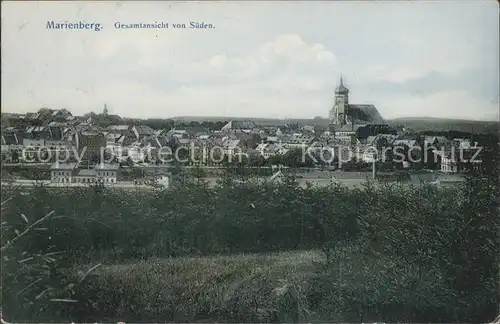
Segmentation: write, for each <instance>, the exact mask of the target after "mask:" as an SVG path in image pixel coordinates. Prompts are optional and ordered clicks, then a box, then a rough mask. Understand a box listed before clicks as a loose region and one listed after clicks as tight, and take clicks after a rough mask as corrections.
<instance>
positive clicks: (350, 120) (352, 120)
mask: <svg viewBox="0 0 500 324" xmlns="http://www.w3.org/2000/svg"><path fill="white" fill-rule="evenodd" d="M329 119H330V124H333V125H339V126H340V127H342V126H344V125H347V124H356V125H366V124H384V123H385V122H384V119H383V118H382V116H381V115H380V113H379V111H378V110H377V108H376V107H375V106H374V105H353V104H350V103H349V89H348V88H346V87H345V86H344V83H343V80H342V77H340V84H339V86H338V87H337V88H336V89H335V96H334V104H333V108H332V109H331V110H330V114H329Z"/></svg>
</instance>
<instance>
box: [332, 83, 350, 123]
mask: <svg viewBox="0 0 500 324" xmlns="http://www.w3.org/2000/svg"><path fill="white" fill-rule="evenodd" d="M348 106H349V89H347V88H346V87H345V86H344V82H343V80H342V76H340V84H339V86H338V87H337V88H336V89H335V96H334V104H333V108H332V109H331V110H330V124H334V125H345V124H347V116H346V112H347V109H348Z"/></svg>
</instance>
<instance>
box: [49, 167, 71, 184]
mask: <svg viewBox="0 0 500 324" xmlns="http://www.w3.org/2000/svg"><path fill="white" fill-rule="evenodd" d="M75 168H76V163H54V164H52V166H51V167H50V181H51V182H54V183H72V182H73V175H74V170H75Z"/></svg>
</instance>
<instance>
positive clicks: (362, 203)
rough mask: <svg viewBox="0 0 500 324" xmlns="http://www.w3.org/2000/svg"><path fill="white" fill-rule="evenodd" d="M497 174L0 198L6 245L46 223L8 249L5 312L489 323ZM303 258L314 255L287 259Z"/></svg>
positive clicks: (35, 317)
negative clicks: (419, 181) (439, 184)
mask: <svg viewBox="0 0 500 324" xmlns="http://www.w3.org/2000/svg"><path fill="white" fill-rule="evenodd" d="M496 176H497V175H496V174H495V173H491V174H490V175H489V177H481V179H479V178H478V177H476V178H475V179H470V180H469V181H468V182H467V183H466V184H464V185H463V187H460V188H449V189H445V190H439V189H437V188H434V187H425V186H418V187H400V186H397V187H389V186H385V187H380V186H377V187H374V186H371V185H369V184H367V186H366V188H364V189H362V190H361V189H347V188H344V187H341V186H331V187H323V188H307V189H304V188H300V187H298V186H297V184H296V183H295V181H294V179H293V178H289V179H285V181H284V183H283V184H281V185H278V186H275V187H268V186H262V185H257V184H255V185H252V184H251V182H250V183H247V184H246V185H245V186H240V187H237V188H235V187H233V186H232V181H231V178H232V177H233V175H231V174H227V175H226V177H225V178H224V179H223V180H222V181H221V183H220V185H219V186H218V187H216V188H212V189H211V188H208V186H207V185H206V183H205V182H204V181H203V179H202V178H201V177H199V178H194V179H193V178H189V177H179V179H182V183H178V184H176V187H175V188H174V190H170V191H165V190H158V191H152V192H144V191H142V192H141V191H119V190H112V191H111V190H106V189H105V188H98V187H95V188H72V189H63V190H61V191H50V190H46V189H45V188H43V187H39V188H35V189H34V190H32V191H30V192H29V193H26V192H24V193H23V192H22V191H19V190H15V189H8V188H3V189H2V197H3V198H6V197H10V200H9V201H8V204H6V205H5V206H2V207H3V210H2V222H5V223H2V229H3V230H4V232H3V233H2V234H3V235H2V245H3V246H4V245H5V244H9V243H7V241H9V240H10V242H12V241H13V240H16V239H15V237H16V236H19V234H20V233H23V231H24V230H25V229H26V226H27V224H33V223H34V222H35V221H36V220H39V219H41V218H42V217H46V215H48V214H49V213H51V212H53V213H52V214H50V215H51V216H50V217H47V218H46V219H44V221H43V222H41V223H40V224H37V226H34V227H33V228H32V231H31V232H30V233H29V235H23V236H22V237H21V238H19V239H17V240H16V241H15V244H11V245H10V248H9V249H5V250H4V249H3V248H2V254H3V255H2V257H3V259H4V261H5V260H9V261H8V262H3V264H2V267H3V269H2V290H3V296H2V307H3V313H4V316H5V317H6V318H7V319H10V318H12V320H15V321H16V322H19V321H30V322H33V321H37V322H40V321H52V322H66V321H68V320H71V321H81V322H89V321H119V320H124V321H128V322H160V321H162V322H165V321H177V322H184V321H220V322H298V321H323V322H324V321H333V322H338V321H344V322H345V321H348V322H358V321H375V320H377V321H382V320H383V321H415V322H425V321H427V322H485V321H489V320H491V319H493V318H494V317H495V316H496V315H497V314H496V312H497V306H498V302H499V299H498V279H499V278H498V274H499V269H498V260H497V256H498V252H499V251H498V237H497V231H498V225H499V220H498V211H497V208H498V203H497V197H498V196H499V194H500V192H499V190H498V185H497V181H496V180H497V178H495V177H496ZM6 224H8V225H9V226H12V227H10V228H9V227H5V226H6ZM4 225H5V226H4ZM304 250H308V251H317V252H291V251H304ZM286 251H290V252H286ZM60 252H63V253H60ZM50 253H60V254H58V255H54V254H50ZM242 253H253V254H251V255H248V254H245V255H242ZM255 253H257V255H256V254H255ZM269 253H271V254H269ZM276 253H277V254H276ZM33 256H38V257H33ZM6 258H7V259H6ZM100 264H102V266H99V267H98V265H100ZM89 269H94V270H93V271H91V272H89V271H88V270H89ZM12 320H11V321H12Z"/></svg>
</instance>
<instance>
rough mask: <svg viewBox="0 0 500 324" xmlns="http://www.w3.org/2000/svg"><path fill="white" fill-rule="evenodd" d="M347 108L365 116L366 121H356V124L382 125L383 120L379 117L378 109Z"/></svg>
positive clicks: (360, 106) (359, 106)
mask: <svg viewBox="0 0 500 324" xmlns="http://www.w3.org/2000/svg"><path fill="white" fill-rule="evenodd" d="M349 108H354V109H357V110H359V111H361V112H362V113H363V115H365V116H366V120H361V119H356V124H384V123H385V121H384V118H382V116H381V115H380V113H379V111H378V109H377V108H376V107H375V106H374V105H349Z"/></svg>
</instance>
